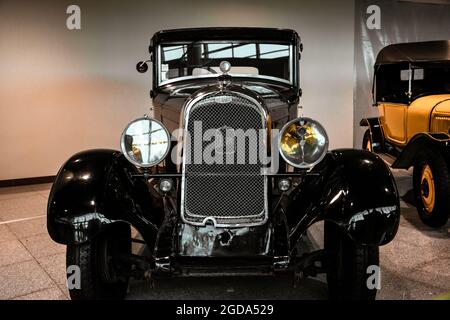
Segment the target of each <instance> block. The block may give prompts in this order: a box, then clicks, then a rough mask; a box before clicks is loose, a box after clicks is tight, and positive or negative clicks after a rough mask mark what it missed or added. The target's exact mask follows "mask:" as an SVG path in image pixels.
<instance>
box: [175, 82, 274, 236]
mask: <svg viewBox="0 0 450 320" xmlns="http://www.w3.org/2000/svg"><path fill="white" fill-rule="evenodd" d="M221 93H230V94H232V95H237V96H240V97H242V98H244V99H247V100H249V101H251V102H253V103H254V104H255V106H258V107H259V112H260V113H261V115H262V119H263V121H262V122H263V123H262V124H263V128H264V129H265V130H267V119H268V114H267V111H266V110H265V109H264V108H263V107H262V105H261V103H260V102H259V101H257V100H255V99H254V98H252V97H250V96H248V95H245V94H243V93H240V92H236V91H230V90H227V89H224V90H217V89H215V90H214V91H210V92H203V93H200V94H199V95H198V96H196V97H195V98H193V99H192V100H190V101H187V103H186V105H185V106H184V108H183V112H182V114H183V115H184V117H183V119H182V120H183V122H182V123H183V137H186V136H187V133H188V123H189V114H190V111H191V108H192V107H193V106H194V105H195V104H196V103H197V102H198V101H200V100H202V99H204V98H206V97H208V96H213V95H218V94H221ZM264 143H265V144H267V135H266V136H265V141H264ZM182 145H183V156H182V159H183V164H182V168H181V202H180V215H181V220H182V221H183V222H184V223H186V224H190V225H194V226H201V227H203V226H205V225H206V222H208V221H211V222H212V223H213V224H214V226H215V227H216V228H229V227H233V228H238V227H254V226H260V225H264V224H266V223H267V221H268V220H269V203H268V198H267V193H268V176H267V175H265V176H264V211H265V212H263V213H261V214H259V215H256V216H243V217H242V219H246V218H257V217H259V216H262V215H263V214H264V215H265V216H264V219H263V220H262V221H260V222H257V223H233V224H226V223H217V221H216V218H219V219H220V218H221V217H205V218H204V219H203V221H202V222H201V223H198V222H192V221H188V220H187V219H186V218H185V216H184V211H185V210H184V198H185V194H184V193H185V184H186V173H185V172H186V161H185V160H186V152H185V150H186V139H183V143H182ZM197 216H198V217H203V216H202V215H197ZM229 219H235V220H237V219H239V218H237V219H236V218H234V217H233V218H229Z"/></svg>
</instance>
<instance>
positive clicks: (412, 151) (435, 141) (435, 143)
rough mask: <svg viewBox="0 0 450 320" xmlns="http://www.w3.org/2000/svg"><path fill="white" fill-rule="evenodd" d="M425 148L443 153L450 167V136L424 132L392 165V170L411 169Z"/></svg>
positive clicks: (409, 143)
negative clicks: (420, 151) (417, 156)
mask: <svg viewBox="0 0 450 320" xmlns="http://www.w3.org/2000/svg"><path fill="white" fill-rule="evenodd" d="M424 148H428V149H432V150H436V151H438V152H442V154H443V155H444V158H445V160H446V162H447V165H450V136H449V135H448V134H445V133H427V132H422V133H419V134H417V135H415V136H414V137H413V138H412V139H411V140H410V141H409V142H408V144H407V145H406V147H405V148H404V149H403V150H402V152H401V153H400V154H399V156H398V157H397V159H396V160H395V161H394V163H393V164H392V168H399V169H409V168H410V167H411V166H413V165H414V162H415V157H416V155H417V154H418V152H419V150H423V149H424Z"/></svg>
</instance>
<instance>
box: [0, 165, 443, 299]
mask: <svg viewBox="0 0 450 320" xmlns="http://www.w3.org/2000/svg"><path fill="white" fill-rule="evenodd" d="M394 175H395V176H396V179H397V184H398V187H399V191H400V194H401V196H402V198H403V199H404V200H406V201H402V204H401V205H402V219H401V226H400V230H399V232H398V234H397V237H396V238H395V240H394V241H393V242H392V243H390V244H388V245H386V246H384V247H382V248H381V257H380V260H381V270H382V289H381V290H380V292H379V294H378V298H379V299H430V298H435V297H439V296H441V295H443V294H445V293H449V292H450V267H449V266H450V250H449V249H450V234H449V225H447V226H446V227H444V228H441V229H438V230H433V229H431V228H428V227H426V226H424V225H423V224H422V223H421V222H420V220H419V219H418V216H417V213H416V211H415V208H414V207H412V206H411V205H410V204H408V199H409V198H410V193H411V192H410V189H411V173H410V172H404V171H396V172H394ZM49 189H50V185H49V184H45V185H34V186H26V187H14V188H0V299H67V298H68V294H67V290H66V287H65V247H64V246H62V245H58V244H56V243H54V242H53V241H52V240H51V239H50V238H49V236H48V234H47V230H46V217H45V214H46V204H47V197H48V193H49ZM321 237H322V229H321V225H320V224H319V225H316V226H314V228H312V229H311V232H310V239H311V246H320V245H321V241H322V238H321ZM326 291H327V289H326V283H325V279H324V277H323V276H320V277H318V278H313V279H307V280H305V282H304V283H303V284H302V286H301V287H300V288H297V289H294V288H292V286H291V279H290V278H289V277H280V278H277V279H275V278H267V279H265V281H261V280H260V279H258V278H245V279H242V278H232V279H229V278H222V279H203V280H200V281H199V280H198V279H170V280H166V281H161V282H156V287H155V288H153V289H150V288H149V286H148V284H147V283H144V282H132V284H131V286H130V293H129V295H128V298H129V299H183V298H188V299H204V298H205V299H206V298H210V299H211V298H212V299H233V298H234V299H247V298H256V299H259V298H262V299H271V298H272V299H276V298H284V299H324V298H326Z"/></svg>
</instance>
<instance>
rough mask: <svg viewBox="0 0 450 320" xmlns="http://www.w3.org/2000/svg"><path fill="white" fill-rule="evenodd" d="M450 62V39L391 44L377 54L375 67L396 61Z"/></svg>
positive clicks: (395, 62) (396, 62)
mask: <svg viewBox="0 0 450 320" xmlns="http://www.w3.org/2000/svg"><path fill="white" fill-rule="evenodd" d="M427 62H430V63H439V62H450V40H442V41H426V42H411V43H399V44H392V45H389V46H387V47H385V48H383V49H382V50H381V51H380V52H379V53H378V56H377V60H376V63H375V67H377V66H380V65H386V64H398V63H427Z"/></svg>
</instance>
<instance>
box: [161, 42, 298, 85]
mask: <svg viewBox="0 0 450 320" xmlns="http://www.w3.org/2000/svg"><path fill="white" fill-rule="evenodd" d="M224 60H226V61H228V62H230V63H231V69H230V71H229V74H231V75H232V76H244V77H245V76H246V77H260V78H270V79H273V80H278V81H282V82H286V83H290V84H292V82H293V74H292V69H293V67H292V65H293V63H292V45H291V44H289V43H275V42H267V43H260V42H249V41H220V42H219V41H218V42H211V41H202V42H188V43H166V44H161V46H160V48H159V63H158V83H159V85H162V84H165V83H169V82H173V81H177V80H181V79H186V78H187V77H190V78H192V77H215V76H219V75H220V74H221V72H220V69H219V65H220V62H222V61H224Z"/></svg>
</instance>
